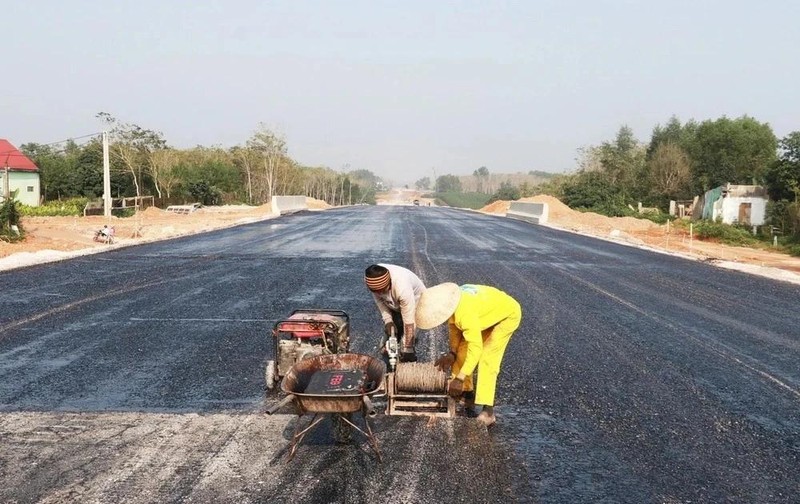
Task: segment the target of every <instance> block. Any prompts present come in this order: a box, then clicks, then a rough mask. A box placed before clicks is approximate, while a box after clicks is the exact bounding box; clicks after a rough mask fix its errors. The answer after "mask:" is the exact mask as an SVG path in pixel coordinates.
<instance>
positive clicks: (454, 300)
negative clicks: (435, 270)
mask: <svg viewBox="0 0 800 504" xmlns="http://www.w3.org/2000/svg"><path fill="white" fill-rule="evenodd" d="M460 300H461V290H460V289H459V288H458V285H457V284H454V283H452V282H447V283H443V284H439V285H434V286H433V287H428V288H427V289H425V292H423V293H422V296H420V298H419V301H418V302H417V313H416V322H417V327H419V328H420V329H433V328H434V327H436V326H438V325H439V324H442V323H444V322H445V321H447V319H449V318H450V315H452V314H453V313H455V311H456V307H458V302H459V301H460Z"/></svg>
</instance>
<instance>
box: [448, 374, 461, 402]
mask: <svg viewBox="0 0 800 504" xmlns="http://www.w3.org/2000/svg"><path fill="white" fill-rule="evenodd" d="M463 392H464V380H459V379H458V378H453V379H452V380H450V382H449V383H448V384H447V395H449V396H450V397H456V398H458V397H461V394H462V393H463Z"/></svg>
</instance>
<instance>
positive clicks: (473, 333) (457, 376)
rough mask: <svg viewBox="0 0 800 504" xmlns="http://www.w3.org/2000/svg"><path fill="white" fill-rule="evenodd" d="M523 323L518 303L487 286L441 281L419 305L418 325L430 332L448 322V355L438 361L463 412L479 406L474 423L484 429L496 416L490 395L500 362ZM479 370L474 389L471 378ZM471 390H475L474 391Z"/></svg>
mask: <svg viewBox="0 0 800 504" xmlns="http://www.w3.org/2000/svg"><path fill="white" fill-rule="evenodd" d="M521 320H522V309H521V308H520V305H519V303H518V302H517V301H516V300H515V299H514V298H512V297H511V296H509V295H508V294H506V293H505V292H503V291H501V290H499V289H496V288H494V287H490V286H488V285H471V284H467V285H462V286H460V287H459V286H458V285H456V284H454V283H450V282H448V283H443V284H439V285H435V286H433V287H430V288H428V289H427V290H426V291H425V292H424V293H423V294H422V296H421V297H420V300H419V303H417V317H416V321H417V327H418V328H420V329H433V328H434V327H436V326H438V325H440V324H443V323H444V322H448V329H449V335H450V338H449V339H450V351H449V352H448V353H447V354H445V355H443V356H441V357H440V358H439V359H438V360H437V361H436V366H437V367H439V368H440V369H442V370H443V371H445V370H446V369H447V368H451V380H450V381H449V383H448V386H447V391H448V394H450V395H451V396H453V397H461V396H462V394H463V396H464V405H465V408H466V409H467V410H470V409H471V408H473V407H474V405H475V404H478V405H482V406H483V410H482V411H481V412H480V414H479V415H478V421H479V422H481V423H482V424H484V425H486V426H487V427H488V426H490V425H493V424H494V423H495V422H496V421H497V418H496V417H495V414H494V396H495V388H496V386H497V375H498V374H499V373H500V363H501V362H502V360H503V354H504V353H505V351H506V346H507V345H508V341H509V340H510V339H511V335H512V334H513V333H514V331H515V330H516V329H517V328H518V327H519V324H520V321H521ZM476 368H477V370H478V380H477V381H478V383H477V387H475V388H473V383H472V375H473V373H474V372H475V369H476ZM473 390H474V392H473Z"/></svg>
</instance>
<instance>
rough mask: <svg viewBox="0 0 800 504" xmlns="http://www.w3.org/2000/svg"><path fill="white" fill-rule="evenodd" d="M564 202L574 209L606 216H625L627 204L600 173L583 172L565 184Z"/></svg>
mask: <svg viewBox="0 0 800 504" xmlns="http://www.w3.org/2000/svg"><path fill="white" fill-rule="evenodd" d="M561 199H562V201H563V202H564V203H565V204H566V205H568V206H570V207H572V208H585V209H590V210H593V211H596V212H598V213H603V214H605V215H610V216H617V215H625V213H627V212H626V211H625V208H626V207H625V203H624V198H623V197H622V194H621V193H620V190H619V188H618V187H617V186H615V185H614V184H612V183H611V181H610V180H609V179H608V177H606V176H605V174H603V173H600V172H582V173H579V174H578V175H576V176H575V177H572V178H571V179H570V180H569V181H568V182H565V183H564V185H563V187H562V196H561Z"/></svg>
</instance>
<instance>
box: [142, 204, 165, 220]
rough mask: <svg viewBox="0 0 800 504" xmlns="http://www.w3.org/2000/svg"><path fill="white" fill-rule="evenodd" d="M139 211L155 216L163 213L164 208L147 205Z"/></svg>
mask: <svg viewBox="0 0 800 504" xmlns="http://www.w3.org/2000/svg"><path fill="white" fill-rule="evenodd" d="M141 213H142V214H144V215H147V216H150V215H152V216H154V217H155V216H158V215H164V213H166V210H161V209H160V208H158V207H154V206H151V207H147V208H145V209H144V210H142V212H141Z"/></svg>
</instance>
